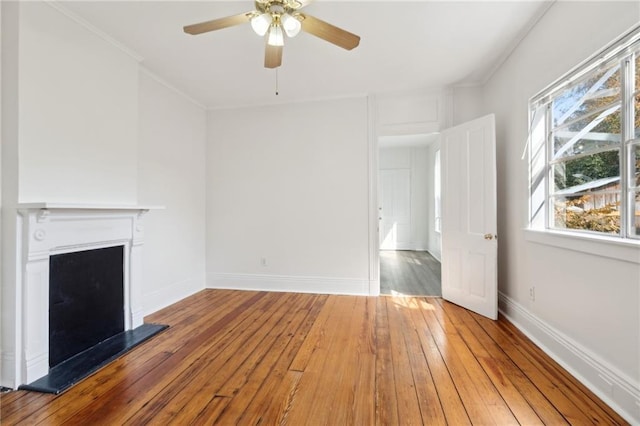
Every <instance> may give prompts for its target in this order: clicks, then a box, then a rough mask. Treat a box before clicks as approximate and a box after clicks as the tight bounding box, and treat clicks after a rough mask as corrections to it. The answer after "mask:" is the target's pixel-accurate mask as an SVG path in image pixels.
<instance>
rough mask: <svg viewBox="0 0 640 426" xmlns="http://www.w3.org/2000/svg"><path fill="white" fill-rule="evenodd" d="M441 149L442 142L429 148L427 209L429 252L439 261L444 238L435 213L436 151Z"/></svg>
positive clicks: (433, 143)
mask: <svg viewBox="0 0 640 426" xmlns="http://www.w3.org/2000/svg"><path fill="white" fill-rule="evenodd" d="M439 149H440V140H439V139H438V140H437V141H436V142H432V143H430V144H429V146H428V147H427V163H428V164H429V174H428V176H427V180H428V186H427V199H428V200H429V208H428V209H427V235H428V238H427V251H428V252H429V253H431V255H432V256H433V257H435V258H436V259H438V260H441V259H442V238H441V234H440V232H436V230H435V229H436V211H435V196H436V194H435V175H434V168H435V160H436V151H438V150H439Z"/></svg>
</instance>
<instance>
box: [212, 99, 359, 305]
mask: <svg viewBox="0 0 640 426" xmlns="http://www.w3.org/2000/svg"><path fill="white" fill-rule="evenodd" d="M367 109H368V107H367V99H366V98H364V97H363V98H351V99H342V100H331V101H321V102H308V103H298V104H288V105H272V106H264V107H254V108H243V109H230V110H214V111H211V112H210V114H209V142H208V143H209V145H208V152H207V283H208V285H209V286H210V287H232V288H262V289H270V290H296V291H309V292H322V293H325V292H336V293H360V294H363V293H367V294H368V291H369V283H368V280H369V263H368V217H369V210H368V195H367V194H368V118H367V117H368V116H367V114H368V113H367Z"/></svg>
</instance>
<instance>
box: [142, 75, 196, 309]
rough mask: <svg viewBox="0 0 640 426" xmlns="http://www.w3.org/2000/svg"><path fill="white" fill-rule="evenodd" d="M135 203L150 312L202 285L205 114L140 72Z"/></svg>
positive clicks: (146, 298)
mask: <svg viewBox="0 0 640 426" xmlns="http://www.w3.org/2000/svg"><path fill="white" fill-rule="evenodd" d="M139 82H140V86H139V93H140V99H139V108H140V109H139V117H140V123H139V130H140V133H139V140H138V155H137V158H138V165H139V167H138V203H139V204H140V205H152V206H163V207H164V208H163V209H160V210H151V211H150V212H149V214H147V215H146V217H145V246H144V283H145V284H144V290H143V291H144V309H145V313H147V314H148V313H151V312H154V311H156V310H158V309H160V308H162V307H165V306H167V305H169V304H171V303H174V302H176V301H178V300H180V299H182V298H184V297H186V296H188V295H190V294H193V293H195V292H196V291H199V290H202V289H203V288H204V285H205V159H206V155H205V153H206V137H207V131H206V126H207V113H206V111H205V109H204V108H203V107H202V106H199V105H197V104H195V103H194V102H193V101H191V100H189V99H187V98H185V96H184V95H181V94H180V93H178V92H176V91H175V90H173V89H171V87H170V86H168V85H166V84H164V83H163V82H161V81H160V80H158V79H157V78H156V77H154V76H153V75H152V74H150V73H149V72H147V71H144V70H143V71H141V72H140V79H139Z"/></svg>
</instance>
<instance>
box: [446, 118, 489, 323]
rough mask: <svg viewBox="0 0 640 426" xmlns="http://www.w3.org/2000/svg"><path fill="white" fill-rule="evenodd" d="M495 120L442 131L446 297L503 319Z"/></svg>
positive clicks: (483, 119)
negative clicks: (499, 300)
mask: <svg viewBox="0 0 640 426" xmlns="http://www.w3.org/2000/svg"><path fill="white" fill-rule="evenodd" d="M495 145H496V142H495V118H494V116H493V115H488V116H486V117H482V118H479V119H477V120H473V121H470V122H468V123H464V124H461V125H459V126H456V127H454V128H451V129H447V130H445V131H444V132H442V146H441V156H442V159H441V160H442V297H443V298H444V299H447V300H449V301H451V302H453V303H455V304H457V305H460V306H462V307H464V308H467V309H470V310H472V311H474V312H477V313H479V314H481V315H484V316H486V317H489V318H491V319H497V317H498V283H497V277H498V274H497V266H498V265H497V251H498V243H497V240H496V238H497V235H496V232H497V223H496V222H497V221H496V159H495V149H496V148H495Z"/></svg>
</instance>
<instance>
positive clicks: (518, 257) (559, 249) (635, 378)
mask: <svg viewBox="0 0 640 426" xmlns="http://www.w3.org/2000/svg"><path fill="white" fill-rule="evenodd" d="M638 21H640V3H638V2H555V3H554V4H553V6H551V8H550V9H549V10H548V11H547V13H546V14H545V16H544V17H542V19H541V20H540V21H539V22H538V24H537V25H536V26H535V27H534V28H533V29H532V30H531V32H530V33H529V34H528V35H527V37H525V38H524V40H523V41H522V42H521V43H520V45H519V46H518V47H517V49H516V50H515V51H514V52H513V53H512V54H511V56H510V57H509V58H508V59H507V61H506V62H505V63H504V64H503V65H502V66H501V67H500V68H499V69H498V70H497V72H496V73H495V74H494V75H493V76H492V78H491V79H490V80H489V82H488V83H487V84H486V86H485V88H484V97H485V101H486V104H485V111H484V112H485V113H495V114H496V132H497V167H498V235H499V256H498V259H499V260H498V262H499V273H498V277H499V289H500V292H501V300H500V306H501V309H502V310H503V312H505V313H507V315H509V316H510V317H511V318H512V319H513V320H514V321H516V322H517V323H518V324H519V325H520V327H522V329H523V330H524V331H525V332H527V333H528V334H529V335H530V336H532V337H533V338H534V339H536V341H537V342H538V343H539V344H541V345H542V346H543V347H545V348H546V349H547V350H548V351H549V352H550V353H551V354H553V355H554V356H555V357H556V359H558V360H559V361H560V362H561V363H562V364H563V365H565V366H566V367H568V368H569V370H570V371H572V372H573V373H574V374H576V375H577V376H578V377H579V378H581V380H583V381H584V382H585V383H588V384H589V386H590V387H591V388H592V389H594V390H595V391H596V392H597V393H598V394H599V395H600V396H601V397H603V399H605V401H607V402H608V403H610V404H612V405H613V406H614V407H615V408H616V409H618V410H620V411H621V412H624V413H625V415H626V417H627V418H628V419H629V420H631V419H633V421H632V422H636V423H640V362H639V361H638V360H640V250H638V248H637V246H636V247H629V248H628V249H627V251H628V252H629V253H633V252H634V251H635V253H636V256H635V259H636V261H633V258H634V256H633V254H630V257H629V259H630V260H629V261H625V260H623V259H622V258H617V259H616V258H613V257H616V253H617V252H618V250H624V248H620V247H619V246H615V245H614V246H608V245H606V244H604V245H603V244H602V243H600V244H598V243H596V244H595V246H597V247H596V248H598V250H596V251H599V252H598V253H593V254H591V253H589V251H590V248H589V246H587V243H585V242H584V241H581V240H580V239H577V238H573V239H568V240H566V239H560V240H558V239H557V238H556V239H551V238H549V237H547V236H546V235H542V236H540V235H537V234H536V233H535V232H533V231H525V228H527V225H528V211H527V206H528V164H527V161H526V160H522V159H521V156H522V152H523V150H524V147H525V143H526V140H527V134H528V123H527V116H528V115H527V108H528V100H529V98H530V97H532V96H533V95H535V94H536V93H537V92H538V91H540V90H542V89H543V88H544V87H545V86H547V85H548V84H550V83H552V82H553V81H554V80H556V79H557V78H559V77H560V76H562V75H563V74H564V73H566V72H567V71H569V70H570V69H571V68H573V67H574V66H576V65H578V64H579V63H580V62H582V61H583V60H585V59H587V58H588V57H589V56H591V55H592V54H594V53H595V52H597V51H598V50H600V49H601V48H602V47H604V46H605V45H606V44H608V43H609V42H611V41H612V40H614V39H615V38H617V37H618V36H619V35H621V34H622V33H623V32H625V31H626V30H628V29H629V28H630V27H631V26H632V25H634V24H636V23H637V22H638ZM568 28H571V31H568V30H567V29H568ZM560 35H561V36H560ZM558 244H560V246H558ZM592 246H593V244H592ZM592 248H593V247H592ZM585 251H586V252H585ZM532 287H535V292H534V294H535V297H531V296H530V288H532Z"/></svg>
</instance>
